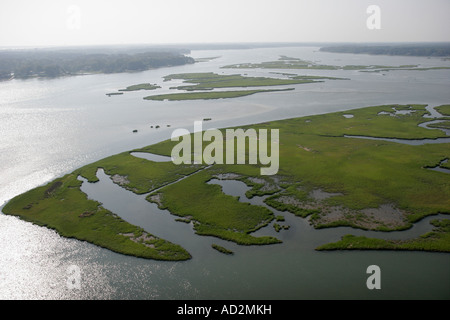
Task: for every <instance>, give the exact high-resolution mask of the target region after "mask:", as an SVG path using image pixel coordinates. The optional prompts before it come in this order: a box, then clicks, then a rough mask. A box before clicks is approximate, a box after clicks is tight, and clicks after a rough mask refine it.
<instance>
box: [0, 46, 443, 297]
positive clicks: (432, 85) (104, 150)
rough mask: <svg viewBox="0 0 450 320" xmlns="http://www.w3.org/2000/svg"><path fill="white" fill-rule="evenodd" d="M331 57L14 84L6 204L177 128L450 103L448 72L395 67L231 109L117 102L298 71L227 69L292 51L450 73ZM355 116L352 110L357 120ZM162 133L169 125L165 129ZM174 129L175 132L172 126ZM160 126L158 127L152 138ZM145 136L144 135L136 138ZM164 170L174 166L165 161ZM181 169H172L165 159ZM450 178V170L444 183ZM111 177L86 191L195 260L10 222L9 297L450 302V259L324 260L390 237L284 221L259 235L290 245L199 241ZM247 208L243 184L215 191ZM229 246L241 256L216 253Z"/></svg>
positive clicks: (243, 54)
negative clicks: (234, 77) (187, 80)
mask: <svg viewBox="0 0 450 320" xmlns="http://www.w3.org/2000/svg"><path fill="white" fill-rule="evenodd" d="M317 49H318V48H312V47H299V48H268V49H249V50H222V51H195V52H193V53H192V56H194V57H196V58H200V57H211V56H220V58H217V59H214V60H211V61H209V62H202V63H197V64H194V65H187V66H179V67H173V68H163V69H157V70H150V71H146V72H139V73H130V74H111V75H92V76H79V77H68V78H60V79H52V80H13V81H9V82H2V83H0V121H1V123H2V126H0V150H1V151H2V152H1V153H0V181H1V183H0V203H5V202H6V201H8V200H9V199H11V198H12V197H14V196H16V195H18V194H20V193H22V192H25V191H27V190H29V189H31V188H34V187H36V186H39V185H42V184H44V183H46V182H48V181H51V180H52V179H54V178H56V177H58V176H61V175H63V174H66V173H68V172H72V171H73V170H75V169H76V168H78V167H80V166H82V165H85V164H88V163H91V162H93V161H95V160H98V159H101V158H104V157H106V156H109V155H113V154H116V153H119V152H123V151H127V150H133V149H135V148H140V147H143V146H146V145H150V144H153V143H156V142H159V141H162V140H165V139H168V138H170V135H171V133H172V131H173V129H175V128H186V129H189V130H192V127H193V123H194V121H197V120H201V119H204V118H206V117H208V118H212V120H211V121H208V122H205V123H204V128H203V129H208V128H214V127H215V128H224V127H230V126H239V125H245V124H251V123H258V122H264V121H270V120H275V119H286V118H291V117H298V116H305V115H312V114H320V113H327V112H332V111H342V110H350V109H353V108H361V107H365V106H371V105H381V104H392V103H399V104H409V103H424V104H429V105H430V106H436V105H441V104H447V103H449V101H450V92H449V91H448V88H449V87H450V73H449V71H448V70H430V71H403V72H396V71H391V72H389V73H386V75H385V76H381V75H380V74H377V73H363V72H357V71H354V70H334V71H327V70H289V71H288V72H289V73H298V74H311V75H326V76H334V77H343V78H349V79H350V80H348V81H325V82H323V83H315V84H314V83H313V84H302V85H295V86H293V87H294V88H295V90H293V91H286V92H275V93H270V94H256V95H252V96H247V97H242V98H235V99H228V100H217V101H195V102H192V101H191V102H186V101H184V102H183V101H174V102H158V101H145V100H143V99H142V98H143V97H144V96H145V95H148V93H145V92H127V93H125V94H123V95H121V96H112V97H107V96H106V95H105V94H106V93H108V92H112V91H115V90H117V89H120V88H124V87H126V86H128V85H132V84H137V83H143V82H150V83H156V84H158V85H161V86H162V88H161V91H159V92H158V93H167V92H168V91H169V87H170V86H173V85H175V83H173V82H170V83H169V82H167V83H166V82H163V80H162V77H163V76H165V75H168V74H171V73H181V72H217V73H221V72H225V73H228V74H234V73H241V72H242V73H243V74H244V73H245V74H247V75H249V76H274V74H272V73H271V72H285V71H286V70H260V69H254V70H227V69H221V66H223V65H227V64H235V63H244V62H264V61H273V60H276V59H278V57H279V55H286V56H293V57H299V58H303V59H305V60H312V61H316V62H319V63H322V64H340V65H364V64H374V65H375V64H376V65H402V64H420V65H421V66H423V67H427V66H448V65H449V63H450V62H449V61H441V60H439V59H426V58H420V57H388V56H369V55H352V54H333V53H325V52H317ZM348 113H349V114H351V111H349V112H348ZM156 125H159V126H160V128H159V129H156V128H155V126H156ZM167 125H170V126H171V127H170V128H169V127H167ZM151 126H153V128H151ZM133 130H138V132H137V133H133ZM161 160H163V159H161ZM165 160H167V159H165ZM442 174H446V173H444V172H443V173H442ZM98 176H99V178H100V181H99V182H97V183H95V184H91V183H87V182H84V183H83V186H82V188H83V191H85V192H86V193H87V194H88V195H89V196H90V197H92V198H93V199H95V200H98V201H100V202H102V203H103V205H104V206H105V207H107V208H108V209H110V210H112V211H113V212H114V213H116V214H118V215H120V216H121V217H123V218H124V219H125V220H127V221H129V222H131V223H133V224H137V225H139V226H142V227H143V228H144V229H146V230H147V231H148V232H150V233H153V234H155V235H157V236H160V237H162V238H164V239H167V240H170V241H172V242H175V243H178V244H181V245H182V246H183V247H185V248H186V249H187V250H188V251H189V252H190V253H191V254H192V256H193V258H192V259H191V260H189V261H185V262H161V261H152V260H146V259H138V258H135V257H130V256H124V255H121V254H117V253H114V252H111V251H109V250H106V249H103V248H99V247H97V246H94V245H91V244H89V243H86V242H83V241H78V240H74V239H66V238H62V237H60V236H59V235H58V234H57V233H56V232H55V231H53V230H49V229H47V228H44V227H38V226H36V225H33V224H30V223H27V222H24V221H22V220H20V219H18V218H16V217H12V216H6V215H3V214H0V241H1V243H3V245H2V248H1V249H0V298H1V299H334V298H340V299H347V298H349V299H409V298H413V299H436V298H437V299H449V298H450V256H449V255H448V254H442V253H427V252H392V251H370V252H367V251H349V252H347V251H346V252H339V251H337V252H318V251H315V250H314V248H315V247H317V246H318V245H320V244H324V243H328V242H332V241H336V240H338V239H339V238H340V236H341V235H343V234H346V233H352V234H364V235H368V236H379V235H380V233H377V232H364V231H362V230H357V229H349V228H333V229H321V230H314V229H313V228H311V226H310V225H309V223H308V221H307V219H301V218H298V217H295V216H294V215H291V214H286V213H279V212H275V213H276V214H277V215H278V214H281V215H284V217H285V219H286V221H285V222H283V224H287V225H289V226H290V229H289V230H281V231H280V232H279V233H277V232H275V230H274V229H273V226H272V225H269V226H267V227H265V228H262V229H260V230H258V231H257V232H256V233H255V234H258V235H263V234H264V235H265V234H268V235H269V234H270V235H274V236H276V237H278V238H279V239H280V240H282V241H283V243H282V244H277V245H270V246H238V245H236V244H234V243H231V242H227V241H223V240H220V239H217V238H213V237H204V236H197V235H195V233H194V231H193V229H192V225H190V224H186V223H183V222H177V221H175V218H176V217H175V216H173V215H171V214H170V213H169V212H167V211H165V210H160V209H158V208H157V206H156V205H155V204H152V203H149V202H148V201H146V200H145V197H144V196H142V195H141V196H138V195H135V194H133V193H131V192H129V191H127V190H125V189H123V188H120V187H119V186H118V185H115V184H113V183H112V181H111V179H109V177H108V176H106V175H105V174H104V173H103V172H102V171H99V172H98ZM213 182H215V183H219V184H221V185H222V187H223V190H224V192H225V193H229V192H230V191H229V190H232V191H233V194H236V195H240V196H241V201H254V203H255V204H260V205H264V204H263V198H260V197H255V198H253V199H250V200H248V199H246V198H245V190H246V188H247V186H245V184H243V183H241V182H239V181H224V180H222V181H213ZM433 218H436V217H429V218H426V219H423V220H422V221H420V222H419V223H417V224H415V225H414V227H413V228H411V229H410V230H407V231H402V232H392V233H383V234H382V236H383V237H384V238H390V237H392V238H396V237H398V238H408V237H414V236H416V235H420V234H423V233H425V232H427V231H428V230H430V224H429V221H430V220H431V219H433ZM212 243H216V244H219V245H222V246H224V247H226V248H228V249H230V250H232V251H233V252H234V255H232V256H228V255H224V254H221V253H220V252H217V251H215V250H214V249H212V248H211V244H212ZM372 264H376V265H378V266H380V268H381V272H382V274H381V279H382V289H381V290H368V289H367V287H366V279H367V274H366V268H367V267H368V266H369V265H372ZM73 265H75V266H77V267H78V268H79V270H80V271H81V288H80V289H70V288H69V287H68V286H67V279H68V277H69V276H70V275H69V274H68V273H67V271H68V268H69V267H70V266H73Z"/></svg>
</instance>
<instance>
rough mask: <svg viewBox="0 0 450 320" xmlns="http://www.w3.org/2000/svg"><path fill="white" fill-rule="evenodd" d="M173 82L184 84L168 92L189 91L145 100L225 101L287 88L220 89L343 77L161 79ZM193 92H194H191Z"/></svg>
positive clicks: (202, 75) (203, 75) (193, 76)
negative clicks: (177, 81) (176, 80)
mask: <svg viewBox="0 0 450 320" xmlns="http://www.w3.org/2000/svg"><path fill="white" fill-rule="evenodd" d="M173 79H178V80H180V79H181V80H183V82H184V83H186V85H182V86H177V87H171V88H170V89H172V90H184V91H189V92H182V93H168V94H161V95H152V96H148V97H145V98H144V99H146V100H159V101H163V100H198V99H205V100H207V99H225V98H236V97H243V96H248V95H251V94H255V93H261V92H275V91H289V90H294V89H293V88H287V89H251V90H226V91H224V90H220V91H213V90H215V89H224V88H245V87H266V86H287V85H295V84H305V83H316V82H322V81H323V80H326V79H328V80H330V79H333V80H343V78H332V77H322V76H297V75H293V76H291V77H289V79H280V78H269V77H246V76H242V75H240V74H232V75H226V74H217V73H213V72H206V73H182V74H171V75H168V76H165V77H164V81H170V80H173ZM192 91H196V92H192Z"/></svg>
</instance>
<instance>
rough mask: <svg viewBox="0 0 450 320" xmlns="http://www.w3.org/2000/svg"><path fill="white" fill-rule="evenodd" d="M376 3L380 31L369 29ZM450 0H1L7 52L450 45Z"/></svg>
mask: <svg viewBox="0 0 450 320" xmlns="http://www.w3.org/2000/svg"><path fill="white" fill-rule="evenodd" d="M369 5H377V6H378V7H379V8H380V15H379V17H380V19H379V21H380V26H381V29H369V28H368V27H367V24H366V22H367V20H368V18H369V17H370V16H371V14H370V13H367V12H366V10H367V8H368V7H369ZM449 31H450V0H426V1H425V0H370V1H367V0H220V1H219V0H126V1H124V0H90V1H88V0H0V46H54V45H57V46H61V45H84V44H86V45H95V44H136V43H146V44H147V43H152V44H165V43H193V42H194V43H199V42H207V43H214V42H391V41H395V42H399V41H404V42H419V41H450V32H449Z"/></svg>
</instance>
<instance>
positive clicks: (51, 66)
mask: <svg viewBox="0 0 450 320" xmlns="http://www.w3.org/2000/svg"><path fill="white" fill-rule="evenodd" d="M194 62H195V61H194V59H193V58H191V57H187V56H185V55H183V54H181V53H177V52H160V51H159V52H136V53H132V54H127V53H82V52H77V51H67V52H66V51H48V50H14V51H9V50H8V51H0V80H8V79H12V78H19V79H23V78H30V77H49V78H54V77H59V76H65V75H76V74H83V73H117V72H132V71H144V70H149V69H153V68H159V67H166V66H177V65H184V64H190V63H194Z"/></svg>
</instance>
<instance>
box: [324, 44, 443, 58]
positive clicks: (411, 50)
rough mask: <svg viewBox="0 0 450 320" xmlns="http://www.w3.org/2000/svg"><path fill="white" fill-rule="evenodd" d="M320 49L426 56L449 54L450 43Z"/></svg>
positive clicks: (341, 46)
mask: <svg viewBox="0 0 450 320" xmlns="http://www.w3.org/2000/svg"><path fill="white" fill-rule="evenodd" d="M320 51H326V52H336V53H364V54H378V55H381V54H382V55H397V56H426V57H447V56H450V44H436V45H431V44H430V45H428V44H423V45H380V46H376V45H339V46H329V47H322V48H320Z"/></svg>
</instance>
